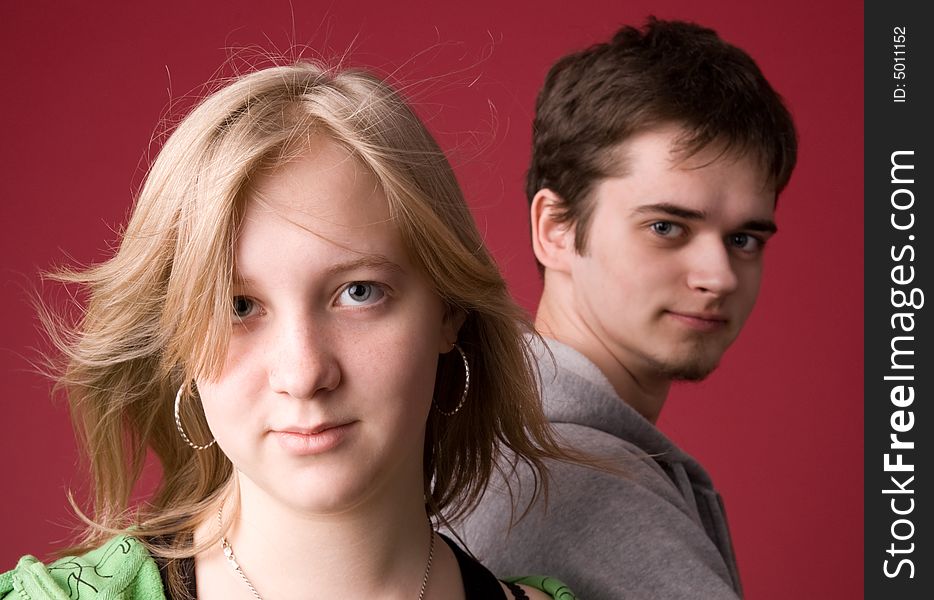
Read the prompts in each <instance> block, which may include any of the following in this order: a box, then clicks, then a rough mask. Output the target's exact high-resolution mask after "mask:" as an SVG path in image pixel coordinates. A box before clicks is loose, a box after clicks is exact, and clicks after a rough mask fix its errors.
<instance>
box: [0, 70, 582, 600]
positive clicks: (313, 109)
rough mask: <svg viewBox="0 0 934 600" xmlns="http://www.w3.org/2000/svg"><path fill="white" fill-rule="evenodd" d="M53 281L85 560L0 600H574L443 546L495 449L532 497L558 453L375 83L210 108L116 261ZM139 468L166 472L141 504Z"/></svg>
mask: <svg viewBox="0 0 934 600" xmlns="http://www.w3.org/2000/svg"><path fill="white" fill-rule="evenodd" d="M62 279H63V280H65V281H66V282H71V283H79V284H83V285H85V286H86V287H87V290H88V298H89V299H88V303H87V308H86V313H85V314H84V316H83V318H82V320H81V321H80V323H79V324H78V325H77V327H75V328H74V329H73V330H71V331H69V332H66V333H63V334H59V335H58V336H57V337H56V340H57V341H58V345H59V347H60V349H61V350H62V352H63V353H64V356H65V357H66V362H67V365H66V368H65V369H64V372H63V375H62V378H61V385H62V386H63V387H64V389H65V390H66V391H67V394H68V397H69V401H70V403H71V405H72V409H73V413H74V417H75V423H76V427H77V430H78V433H79V434H80V437H81V439H82V440H83V442H84V445H85V448H86V450H87V452H88V456H89V458H90V464H91V470H92V476H93V480H94V486H95V487H94V489H95V495H94V507H93V508H94V510H93V512H92V514H91V515H90V517H89V518H88V520H87V529H86V532H85V535H84V538H83V539H82V541H81V543H80V544H79V546H78V547H77V548H74V549H71V553H72V554H74V555H75V556H67V557H65V558H62V559H60V560H59V561H57V562H55V563H52V564H51V565H49V566H45V565H42V564H41V563H39V562H38V561H36V560H35V559H34V558H32V557H24V558H23V559H22V560H20V562H19V564H18V565H17V567H16V568H15V569H14V570H13V571H10V572H8V573H5V574H3V575H0V597H9V598H17V599H22V598H33V599H38V598H65V597H71V598H81V599H82V600H86V599H87V598H97V597H100V598H140V599H141V598H147V599H149V598H186V597H197V598H199V599H201V600H213V599H223V600H232V599H236V598H245V599H246V598H265V599H267V600H269V599H276V598H349V599H354V598H392V599H396V598H398V599H403V598H406V599H407V598H421V599H445V600H449V599H455V600H456V599H459V598H483V599H487V598H511V597H515V598H523V597H528V598H552V597H554V598H562V599H567V598H572V597H573V596H572V595H571V593H570V592H569V591H568V590H567V589H566V588H563V587H562V586H561V585H560V583H559V582H557V581H555V580H552V579H548V578H542V577H538V578H525V579H522V580H520V581H519V582H518V583H519V584H518V585H517V584H516V583H505V582H500V581H498V580H496V579H495V578H494V577H493V576H492V575H491V574H490V573H489V571H487V570H486V569H484V568H483V567H482V566H481V565H479V563H477V562H476V561H474V560H473V559H472V558H470V557H469V556H467V555H466V554H465V553H464V552H463V551H461V550H460V549H459V548H458V547H457V546H456V545H455V544H454V543H453V542H451V541H450V540H448V539H447V538H444V537H442V536H441V535H440V534H439V533H437V532H436V531H435V526H436V524H437V523H439V522H445V521H446V520H448V519H451V518H455V517H457V516H458V515H460V514H462V513H463V512H465V511H466V510H469V509H470V507H471V506H472V505H473V503H474V502H475V501H476V500H477V498H478V496H479V494H480V493H481V492H482V490H483V489H484V487H485V485H486V483H487V481H488V480H489V477H490V474H491V471H492V470H493V468H494V464H495V460H496V458H497V456H498V455H499V453H500V452H503V451H506V452H508V453H509V454H510V455H513V456H515V457H517V460H521V461H524V462H526V463H528V465H529V466H531V467H532V468H533V469H535V471H536V472H537V473H539V475H540V479H539V480H540V481H545V479H544V478H545V476H546V474H545V472H544V466H543V462H542V461H543V459H545V458H549V457H561V456H563V455H562V452H561V450H560V448H559V447H558V446H556V444H555V442H554V440H553V439H552V438H551V436H550V434H549V433H548V429H547V427H546V424H545V421H544V419H543V417H542V414H541V409H540V406H539V403H538V399H537V397H536V395H535V389H536V385H535V382H534V377H533V374H532V372H531V367H530V364H531V363H530V361H529V358H528V356H527V354H526V348H525V346H524V343H523V339H522V333H523V327H522V325H521V323H523V320H522V317H521V313H520V312H519V311H518V309H517V308H516V307H515V306H514V304H513V303H512V302H511V301H510V299H509V297H508V294H507V291H506V286H505V284H504V281H503V280H502V278H501V276H500V274H499V272H498V271H497V269H496V266H495V264H494V263H493V261H492V259H491V258H490V256H489V255H488V254H487V252H486V250H485V249H484V247H483V244H482V241H481V239H480V236H479V235H478V233H477V231H476V229H475V227H474V224H473V221H472V219H471V217H470V214H469V212H468V209H467V206H466V204H465V202H464V200H463V198H462V195H461V193H460V190H459V188H458V186H457V183H456V181H455V178H454V175H453V173H452V171H451V168H450V166H449V164H448V163H447V161H446V159H445V157H444V155H443V153H442V152H441V150H440V149H439V148H438V146H437V144H436V143H435V142H434V140H433V139H432V137H431V135H430V134H429V133H428V132H427V130H426V129H425V127H424V125H423V124H422V123H421V122H420V121H419V119H418V118H417V117H416V116H415V115H414V113H413V112H412V111H411V110H410V108H409V107H408V106H407V105H406V103H405V102H404V101H403V100H402V99H401V98H400V97H399V96H398V95H397V94H396V93H395V92H394V91H393V90H392V89H391V88H390V87H389V86H388V85H386V84H385V83H383V82H381V81H379V80H378V79H376V78H374V77H373V76H371V75H368V74H366V73H364V72H359V71H344V72H340V73H331V72H328V71H326V70H323V69H321V68H319V67H318V66H315V65H312V64H308V63H300V64H295V65H291V66H285V67H276V68H270V69H265V70H262V71H258V72H255V73H252V74H250V75H247V76H244V77H242V78H240V79H238V80H236V81H234V82H233V83H231V84H230V85H228V86H226V87H224V88H223V89H221V90H219V91H218V92H216V93H214V94H213V95H211V96H210V97H208V98H207V99H206V100H205V101H204V102H203V103H202V104H200V106H198V107H197V108H196V109H195V110H194V111H193V112H192V113H191V114H190V115H189V116H188V117H187V118H186V119H185V120H184V121H183V122H182V123H181V124H180V125H179V126H178V128H177V129H176V131H175V132H174V133H173V134H172V136H171V137H170V138H169V139H168V141H167V142H166V144H165V146H164V148H163V149H162V151H161V152H160V154H159V157H158V158H157V160H156V161H155V163H154V164H153V165H152V168H151V171H150V173H149V175H148V177H147V180H146V183H145V185H144V186H143V189H142V191H141V192H140V195H139V198H138V201H137V204H136V207H135V209H134V212H133V216H132V218H131V220H130V223H129V225H128V226H127V229H126V231H125V233H124V234H123V239H122V243H121V245H120V248H119V250H118V251H117V252H116V254H115V255H114V257H113V258H112V259H110V260H109V261H107V262H105V263H103V264H101V265H99V266H97V267H94V268H92V269H90V270H88V271H85V272H70V273H65V274H63V275H62ZM149 450H151V451H152V452H154V454H155V456H157V457H158V459H159V461H160V463H161V466H162V479H161V482H160V485H159V487H158V489H157V490H156V492H155V493H154V495H153V497H152V498H151V499H150V500H149V502H148V503H146V504H144V505H142V506H139V507H136V508H133V509H131V507H130V502H129V497H130V493H131V491H132V490H133V488H134V485H135V484H136V483H137V480H138V479H139V474H140V469H141V465H142V464H143V462H144V460H145V457H146V454H147V451H149Z"/></svg>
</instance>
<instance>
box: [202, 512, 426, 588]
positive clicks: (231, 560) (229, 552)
mask: <svg viewBox="0 0 934 600" xmlns="http://www.w3.org/2000/svg"><path fill="white" fill-rule="evenodd" d="M223 517H224V503H223V502H221V505H220V508H218V509H217V526H218V527H219V528H220V529H221V530H223V527H224V519H223ZM428 525H429V527H431V520H430V519H429V520H428ZM221 549H223V551H224V558H226V559H227V564H229V565H230V568H231V569H233V570H234V572H236V573H237V575H239V576H240V579H242V580H243V583H245V584H246V586H247V587H248V588H250V593H252V594H253V597H254V598H256V600H263V597H262V596H260V595H259V592H257V591H256V588H255V587H253V583H252V582H250V580H249V578H247V576H246V573H244V572H243V569H241V568H240V563H238V562H237V557H236V555H235V554H234V550H233V546H231V545H230V542H228V541H227V536H226V535H222V536H221ZM434 554H435V528H434V527H431V541H430V542H429V543H428V563H427V564H425V575H424V576H423V577H422V587H421V589H420V590H419V592H418V600H423V599H424V597H425V588H426V587H427V586H428V575H429V574H430V573H431V559H432V558H433V557H434Z"/></svg>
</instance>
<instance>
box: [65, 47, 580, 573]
mask: <svg viewBox="0 0 934 600" xmlns="http://www.w3.org/2000/svg"><path fill="white" fill-rule="evenodd" d="M312 135H324V136H327V137H328V138H330V139H331V140H333V141H334V142H336V143H338V144H341V145H342V146H344V147H345V148H347V149H348V150H349V151H350V152H351V153H352V154H353V155H354V157H355V158H356V159H357V160H359V162H360V164H361V165H363V166H364V167H365V168H367V169H369V170H370V171H371V172H372V173H373V174H374V175H375V177H376V178H377V180H378V181H379V183H380V185H381V186H382V189H383V192H384V193H385V195H386V197H387V199H388V202H389V205H390V212H391V215H392V218H393V219H394V220H395V221H396V223H397V225H398V227H399V230H400V232H401V235H402V238H403V240H404V242H405V244H406V246H407V248H408V250H409V252H410V253H411V255H412V256H413V257H414V260H415V262H416V264H418V265H419V267H420V268H421V269H423V271H424V272H425V273H426V275H427V279H428V281H429V282H431V284H432V285H433V286H434V288H435V291H436V293H437V294H438V295H439V296H440V298H441V299H442V301H443V302H444V303H445V305H446V306H447V310H449V311H452V312H454V311H458V312H462V313H463V314H465V315H466V318H465V320H464V323H463V326H462V327H461V329H460V332H459V336H458V343H459V345H460V346H461V347H462V348H463V350H464V351H465V352H466V354H467V356H468V360H469V362H470V368H471V385H470V392H469V396H468V397H467V400H466V402H465V403H464V405H463V408H462V409H461V410H460V411H459V412H458V413H457V414H456V415H454V416H453V417H445V416H443V415H441V414H440V413H439V412H438V411H434V410H433V411H432V412H431V413H430V415H429V417H428V425H427V433H426V439H425V453H424V465H423V471H424V486H425V497H426V499H427V508H428V511H429V513H430V514H431V516H432V517H435V518H439V519H454V518H456V517H458V516H460V515H462V514H463V513H464V512H466V511H467V510H468V509H470V508H471V507H472V506H473V505H475V504H476V502H477V501H478V499H479V497H480V495H481V494H482V493H483V491H484V489H485V488H486V485H487V482H488V481H489V479H490V476H491V474H492V471H493V470H494V469H496V468H502V467H497V466H496V461H497V458H499V457H500V456H501V454H502V452H503V451H504V450H507V449H508V454H511V455H513V456H515V457H516V458H515V460H517V461H523V462H525V463H527V464H528V465H529V466H530V467H531V468H532V469H533V472H534V473H535V474H536V480H537V482H539V483H542V484H544V483H545V481H546V480H545V479H544V475H545V472H546V469H545V465H544V463H543V460H544V459H545V458H549V457H551V458H555V457H557V458H560V457H562V456H567V455H565V454H563V453H562V451H561V450H560V448H559V447H558V446H557V445H556V443H555V440H554V438H553V437H552V434H551V433H550V429H549V428H548V425H547V422H546V420H545V417H544V415H543V413H542V408H541V404H540V401H539V397H538V393H537V386H536V383H537V382H536V379H535V375H534V367H533V365H534V362H533V359H532V358H531V355H530V351H529V348H528V347H527V342H526V341H525V340H524V338H523V333H524V332H525V331H527V330H528V329H527V328H528V325H527V321H526V319H525V317H524V314H523V313H522V311H521V310H520V309H519V308H518V307H517V306H516V305H515V303H514V302H513V301H512V300H511V299H510V297H509V295H508V292H507V288H506V284H505V281H504V280H503V278H502V276H501V274H500V273H499V271H498V269H497V267H496V265H495V263H494V261H493V259H492V258H491V256H490V255H489V254H488V252H487V250H486V249H485V247H484V246H483V243H482V239H481V237H480V235H479V233H478V232H477V229H476V227H475V225H474V222H473V219H472V218H471V216H470V212H469V211H468V208H467V205H466V203H465V201H464V198H463V196H462V194H461V191H460V189H459V187H458V185H457V181H456V179H455V177H454V173H453V171H452V170H451V167H450V165H449V163H448V161H447V159H446V158H445V156H444V153H443V152H442V151H441V149H440V148H439V147H438V145H437V144H436V142H435V140H434V139H433V138H432V136H431V134H430V133H429V132H428V130H427V129H426V128H425V126H424V124H423V123H422V122H421V121H420V120H419V119H418V118H417V117H416V115H415V114H414V113H413V112H412V110H411V109H410V107H409V106H408V105H407V104H406V102H405V101H404V100H403V99H402V98H401V97H400V96H399V95H398V94H397V93H396V92H395V91H394V90H393V89H392V88H391V87H390V86H389V85H388V84H386V83H384V82H382V81H381V80H379V79H378V78H376V77H374V76H372V75H370V74H368V73H366V72H363V71H359V70H345V71H342V72H336V73H335V72H330V71H328V70H326V69H324V68H322V67H320V66H318V65H315V64H311V63H305V62H303V63H298V64H293V65H289V66H282V67H273V68H268V69H264V70H260V71H257V72H254V73H252V74H248V75H245V76H243V77H240V78H239V79H236V80H234V81H233V82H232V83H230V84H229V85H227V86H225V87H223V88H221V89H220V90H218V91H217V92H215V93H214V94H212V95H210V96H208V97H207V98H206V99H205V100H204V101H203V102H202V103H201V104H200V105H199V106H197V107H196V108H195V109H194V110H193V111H192V112H191V113H190V114H189V115H188V116H187V117H186V118H185V119H184V120H183V121H182V122H181V123H180V124H179V126H178V127H177V129H176V130H175V131H174V133H173V134H172V135H171V136H170V137H169V139H168V140H167V141H166V143H165V146H164V147H163V148H162V150H161V151H160V153H159V155H158V157H157V158H156V160H155V161H154V163H153V165H152V167H151V169H150V172H149V174H148V176H147V178H146V181H145V183H144V185H143V187H142V189H141V191H140V194H139V197H138V199H137V201H136V205H135V207H134V210H133V214H132V217H131V219H130V222H129V224H128V225H127V228H126V231H125V232H124V234H123V236H122V240H121V243H120V246H119V249H118V250H117V251H116V253H115V255H114V256H113V257H112V258H111V259H110V260H108V261H106V262H104V263H102V264H100V265H97V266H94V267H92V268H90V269H87V270H84V271H65V272H63V273H60V274H58V275H57V277H58V279H59V280H62V281H65V282H69V283H77V284H80V285H83V286H85V287H86V289H87V290H88V302H87V306H86V309H85V310H84V313H83V317H82V318H81V320H80V322H79V323H78V324H77V325H76V326H74V327H71V328H64V329H63V328H62V327H52V329H51V331H52V336H53V341H55V342H56V343H57V346H58V348H59V350H60V351H61V352H62V353H63V356H64V362H65V365H64V370H63V373H62V375H61V377H60V380H59V385H60V386H61V387H62V388H63V389H64V390H65V392H66V393H67V395H68V398H69V402H70V405H71V408H72V412H73V417H74V421H75V426H76V430H77V432H78V434H79V438H80V440H81V441H82V442H83V447H84V450H85V451H86V453H87V456H88V458H89V461H90V471H91V475H92V479H93V484H94V501H93V511H92V512H91V513H90V516H89V517H86V522H87V525H88V526H87V528H86V530H85V532H84V537H83V539H82V540H81V542H80V545H79V546H78V547H77V548H72V549H71V550H72V551H76V550H81V549H87V548H90V547H95V546H98V545H100V544H101V543H102V542H103V541H104V540H105V539H106V538H107V537H108V536H110V535H113V534H114V533H116V532H124V531H127V530H128V529H130V528H132V534H133V535H136V536H138V537H141V538H149V539H152V538H157V539H162V540H170V543H169V544H168V545H167V547H166V546H161V547H157V546H154V547H153V548H152V550H153V551H154V552H156V553H158V554H161V555H163V556H168V557H182V556H191V555H194V554H196V553H197V552H199V551H200V550H201V549H203V548H206V547H207V546H208V544H212V543H216V542H217V540H218V539H219V536H220V535H221V534H220V532H218V533H217V536H216V538H215V539H213V540H206V541H205V543H204V544H202V545H200V546H197V547H194V546H192V542H191V533H192V531H193V530H194V529H195V527H196V526H197V525H198V524H199V523H201V522H203V520H204V519H206V518H209V517H211V516H212V515H214V514H216V510H217V505H218V503H219V501H220V499H221V497H222V496H223V495H224V494H226V493H227V492H228V491H229V489H230V488H231V487H233V477H232V476H233V469H232V466H231V463H230V461H229V460H228V459H227V458H226V457H225V456H224V455H223V453H222V452H221V451H220V449H218V448H217V446H216V445H215V446H213V447H211V448H209V449H207V450H204V451H200V452H195V451H194V450H192V449H191V448H190V447H189V446H188V445H187V444H186V443H185V442H184V441H183V440H182V439H181V438H180V437H179V435H178V433H177V431H176V427H175V422H174V418H173V400H174V396H175V392H176V390H178V389H179V387H180V386H181V385H182V384H183V382H187V381H190V380H191V379H192V378H198V377H207V378H210V377H211V376H212V375H213V374H215V373H217V371H218V369H219V368H220V367H221V365H222V361H223V357H224V356H225V352H226V347H227V340H228V336H229V333H230V319H229V312H230V303H231V300H232V294H231V287H232V278H233V248H234V240H235V236H236V232H237V230H238V227H239V222H240V218H241V215H242V214H243V211H244V203H245V202H246V201H247V197H248V195H249V194H248V192H249V186H250V179H251V176H252V175H255V174H256V173H257V172H258V171H260V170H265V169H271V168H275V167H276V166H277V165H281V164H283V163H284V162H285V161H288V160H290V158H291V157H295V156H297V155H299V154H301V152H302V149H303V147H304V144H306V143H307V140H308V138H309V137H310V136H312ZM463 378H464V375H463V365H462V363H461V358H460V355H459V354H458V353H456V352H450V353H447V354H445V355H443V356H442V357H441V359H440V362H439V366H438V376H437V383H436V388H435V403H436V404H438V405H440V406H441V407H443V408H445V409H446V410H451V409H452V408H453V407H454V406H456V405H457V403H458V401H459V399H460V395H461V392H462V390H463V384H464V379H463ZM186 387H187V386H186ZM190 404H191V403H186V405H190ZM196 406H197V405H196ZM183 419H184V421H185V427H186V429H188V434H189V435H190V436H191V437H192V439H194V440H197V441H199V443H200V441H202V440H207V439H210V432H209V431H208V429H207V424H206V422H205V420H204V415H203V412H201V411H200V409H197V410H193V411H191V413H190V414H186V415H184V416H183ZM149 450H152V452H153V453H154V454H155V456H156V457H157V458H158V460H159V462H160V463H161V466H162V472H163V477H162V479H161V481H160V483H159V486H158V488H157V489H156V491H155V493H154V494H153V496H152V498H151V499H150V500H149V502H148V503H146V504H145V505H142V506H141V507H139V508H138V509H136V512H132V511H131V507H130V495H131V492H132V490H133V488H134V486H135V485H136V483H137V482H138V481H139V478H140V473H141V469H142V466H143V464H144V462H145V458H146V454H147V451H149ZM538 488H539V486H536V490H538ZM160 536H161V537H160ZM172 564H174V563H172ZM178 577H179V576H178V573H177V570H175V569H174V568H173V567H171V566H170V580H171V581H172V585H173V588H174V587H177V586H178V585H179V581H180V580H179V578H178Z"/></svg>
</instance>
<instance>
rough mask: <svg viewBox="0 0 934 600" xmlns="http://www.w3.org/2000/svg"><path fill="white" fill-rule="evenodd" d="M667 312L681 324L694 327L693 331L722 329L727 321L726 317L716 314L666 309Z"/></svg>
mask: <svg viewBox="0 0 934 600" xmlns="http://www.w3.org/2000/svg"><path fill="white" fill-rule="evenodd" d="M667 314H668V316H670V317H671V318H673V319H675V320H676V321H678V322H679V323H681V324H682V325H685V326H687V327H689V328H691V329H694V330H695V331H702V332H708V333H709V332H714V331H720V330H722V329H724V328H725V327H726V326H727V323H728V322H729V321H728V320H727V318H726V317H724V316H721V315H716V314H703V313H680V312H674V311H668V312H667Z"/></svg>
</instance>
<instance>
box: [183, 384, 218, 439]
mask: <svg viewBox="0 0 934 600" xmlns="http://www.w3.org/2000/svg"><path fill="white" fill-rule="evenodd" d="M192 383H194V382H192ZM187 385H189V384H188V382H185V383H183V384H182V385H181V387H179V388H178V392H177V393H176V394H175V428H176V429H178V433H179V435H181V436H182V440H184V441H185V443H186V444H188V445H189V446H191V447H192V448H193V449H194V450H207V449H208V448H210V447H211V446H213V445H214V443H215V442H216V441H217V440H214V439H212V440H211V441H210V442H209V443H207V444H204V445H203V446H199V445H198V444H196V443H194V442H192V441H191V439H190V438H189V437H188V434H187V433H185V428H184V427H182V415H181V413H180V412H179V408H180V407H181V404H182V392H183V391H185V386H187Z"/></svg>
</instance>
